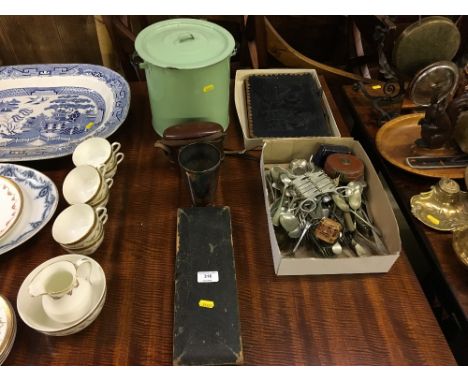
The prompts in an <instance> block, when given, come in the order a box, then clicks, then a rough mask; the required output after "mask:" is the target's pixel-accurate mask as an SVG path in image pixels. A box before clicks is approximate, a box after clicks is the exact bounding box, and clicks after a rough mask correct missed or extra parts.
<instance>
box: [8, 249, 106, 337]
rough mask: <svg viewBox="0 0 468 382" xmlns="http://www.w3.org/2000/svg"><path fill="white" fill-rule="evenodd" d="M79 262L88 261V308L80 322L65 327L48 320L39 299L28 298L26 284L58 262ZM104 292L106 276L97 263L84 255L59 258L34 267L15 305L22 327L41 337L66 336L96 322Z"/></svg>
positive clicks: (102, 303) (104, 296)
mask: <svg viewBox="0 0 468 382" xmlns="http://www.w3.org/2000/svg"><path fill="white" fill-rule="evenodd" d="M83 258H85V259H88V260H89V261H91V264H92V269H91V276H90V282H91V285H92V287H93V295H92V302H91V308H90V310H89V312H88V313H86V314H85V315H84V316H83V317H82V318H80V319H79V320H77V321H74V322H70V323H66V324H64V323H61V322H56V321H54V320H52V319H51V318H49V317H48V316H47V315H46V313H45V312H44V309H43V308H42V299H41V297H31V296H30V294H29V292H28V287H29V284H30V282H31V280H32V279H33V277H34V276H35V275H36V274H37V273H38V272H40V271H41V270H42V269H43V268H45V267H46V266H48V265H49V264H51V263H54V262H56V261H60V260H69V261H77V260H79V259H83ZM106 292H107V289H106V276H105V274H104V271H103V269H102V268H101V266H100V265H99V263H97V262H96V260H94V259H92V258H90V257H87V256H84V255H76V254H70V255H62V256H57V257H54V258H52V259H50V260H47V261H45V262H44V263H42V264H41V265H39V266H38V267H36V268H35V269H34V270H33V271H32V272H31V273H30V274H29V275H28V276H27V277H26V278H25V279H24V281H23V283H22V284H21V287H20V289H19V291H18V298H17V300H16V305H17V308H18V314H19V316H20V317H21V319H22V320H23V321H24V322H25V324H26V325H28V326H29V327H31V328H32V329H35V330H37V331H39V332H41V333H44V334H47V335H50V336H66V335H69V334H74V333H77V332H79V331H81V330H83V329H84V328H86V327H87V326H88V325H90V324H91V323H92V322H93V321H94V320H95V319H96V318H97V316H98V315H99V313H100V312H101V310H102V307H103V306H104V302H105V300H106Z"/></svg>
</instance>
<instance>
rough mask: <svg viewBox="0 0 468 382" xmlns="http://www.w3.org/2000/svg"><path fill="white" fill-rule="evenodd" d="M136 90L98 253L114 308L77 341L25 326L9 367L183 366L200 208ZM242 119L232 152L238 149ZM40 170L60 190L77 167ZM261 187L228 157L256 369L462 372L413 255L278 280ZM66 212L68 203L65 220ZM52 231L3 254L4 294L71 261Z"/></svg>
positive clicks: (225, 195)
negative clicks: (186, 278) (453, 368)
mask: <svg viewBox="0 0 468 382" xmlns="http://www.w3.org/2000/svg"><path fill="white" fill-rule="evenodd" d="M131 87H132V105H131V109H130V114H129V116H128V118H127V120H126V122H125V123H124V125H123V126H122V127H121V128H120V129H119V130H118V132H117V133H116V134H115V135H114V136H112V137H111V138H110V139H111V140H112V141H114V140H117V141H120V142H121V143H122V150H123V152H124V153H125V160H124V161H123V162H122V164H121V165H120V167H119V170H118V173H117V175H116V176H115V183H114V186H113V187H112V190H111V191H112V192H111V197H110V201H109V204H108V208H109V221H108V223H107V224H106V226H105V228H106V236H105V239H104V242H103V244H102V246H101V247H100V249H99V250H98V252H97V253H96V254H95V255H94V258H95V259H96V260H97V261H98V262H99V263H100V264H101V266H102V267H103V269H104V271H105V273H106V278H107V287H108V292H107V300H106V303H105V306H104V308H103V310H102V312H101V315H100V316H99V317H98V319H97V320H96V321H95V322H94V323H93V324H92V325H91V326H89V327H88V328H86V329H85V330H84V331H82V332H80V333H77V334H75V335H72V336H68V337H48V336H45V335H43V334H40V333H38V332H35V331H34V330H32V329H30V328H29V327H27V326H26V325H25V324H24V323H23V322H22V321H21V320H18V321H19V322H18V334H17V338H16V342H15V344H14V347H13V349H12V352H11V354H10V356H9V358H8V359H7V361H6V364H8V365H71V364H72V365H168V364H171V363H172V322H173V299H174V276H173V270H174V258H175V252H176V211H177V208H178V207H181V206H189V205H190V199H189V195H188V191H187V189H186V187H185V184H184V180H183V179H182V178H181V176H180V175H179V172H178V170H177V168H176V167H174V166H172V165H170V164H169V162H168V160H167V159H166V157H165V156H164V154H163V153H162V152H161V151H158V150H156V149H154V148H153V142H154V141H155V139H156V134H155V132H154V131H153V129H152V127H151V117H150V107H149V100H148V95H147V91H146V85H145V84H144V83H135V84H132V85H131ZM328 96H329V97H330V95H329V93H328ZM334 108H335V112H336V106H335V107H334ZM233 115H234V113H233ZM233 121H234V122H233V123H232V124H231V126H230V127H229V129H228V133H229V134H228V137H227V142H226V144H225V146H226V148H229V149H239V148H241V147H242V137H241V133H240V129H239V127H238V124H237V120H236V119H235V118H233ZM338 121H339V123H340V124H341V123H342V122H340V121H342V120H341V119H340V118H338ZM341 127H342V128H343V125H342V124H341ZM256 156H257V157H258V155H256ZM29 165H30V166H32V167H35V168H38V169H40V170H41V171H43V172H44V173H46V174H47V175H48V176H50V177H51V178H52V179H53V180H54V181H55V182H56V184H57V186H58V188H61V185H62V182H63V179H64V177H65V175H66V173H67V171H69V170H70V169H71V168H72V163H71V158H70V157H66V158H62V159H56V160H48V161H43V162H34V163H29ZM261 187H262V185H261V180H260V171H259V163H258V161H257V160H250V159H245V158H239V157H227V158H226V159H225V161H224V163H223V164H222V169H221V177H220V182H219V188H218V192H217V196H216V203H217V204H218V205H226V206H230V207H231V214H232V229H233V243H234V252H235V260H236V270H237V284H238V298H239V306H240V320H241V331H242V339H243V345H244V358H245V364H248V365H254V364H257V365H356V364H360V365H382V364H384V365H421V364H424V365H453V364H455V361H454V358H453V356H452V354H451V352H450V350H449V348H448V346H447V343H446V341H445V338H444V336H443V334H442V332H441V330H440V329H439V326H438V324H437V321H436V319H435V318H434V316H433V314H432V311H431V309H430V306H429V304H428V303H427V301H426V299H425V297H424V294H423V291H422V290H421V288H420V286H419V284H418V281H417V279H416V277H415V275H414V273H413V271H412V269H411V266H410V264H409V263H408V260H407V258H406V256H405V254H403V253H402V255H401V256H400V258H399V259H398V260H397V262H396V263H395V265H394V266H393V268H392V269H391V271H390V272H388V273H387V274H377V275H338V276H319V277H317V276H301V277H278V276H276V275H275V273H274V271H273V263H272V257H271V251H270V244H269V239H268V230H267V220H266V212H265V207H264V201H263V194H262V188H261ZM64 207H65V204H64V202H63V201H61V202H60V204H59V207H58V210H57V213H58V212H59V211H61V210H62V209H63V208H64ZM51 225H52V223H49V224H48V225H47V226H46V227H45V228H44V229H43V230H42V231H41V232H40V233H39V234H38V235H36V236H35V237H34V238H32V239H31V240H29V241H28V242H27V243H25V244H23V245H21V246H20V247H18V248H16V249H15V250H13V251H11V252H9V253H7V254H4V255H2V256H0V274H1V277H0V293H2V294H4V295H5V296H6V297H7V298H8V299H9V300H10V301H11V302H13V304H14V305H16V295H17V293H18V289H19V287H20V285H21V282H22V281H23V279H24V278H25V277H26V276H27V274H28V273H29V272H31V270H32V269H33V268H34V267H36V266H37V265H39V264H40V263H42V262H43V261H45V260H47V259H49V258H51V257H53V256H56V255H61V254H63V251H62V250H61V248H60V247H59V245H58V244H56V243H55V242H54V241H53V240H52V237H51Z"/></svg>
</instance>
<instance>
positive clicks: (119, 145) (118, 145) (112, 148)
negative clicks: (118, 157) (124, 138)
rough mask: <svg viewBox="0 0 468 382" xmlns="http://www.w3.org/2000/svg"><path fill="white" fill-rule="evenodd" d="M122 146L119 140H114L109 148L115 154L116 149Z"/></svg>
mask: <svg viewBox="0 0 468 382" xmlns="http://www.w3.org/2000/svg"><path fill="white" fill-rule="evenodd" d="M121 147H122V145H121V144H120V143H119V142H114V143H112V144H111V150H112V152H113V153H114V154H115V153H116V152H117V151H119V150H120V148H121Z"/></svg>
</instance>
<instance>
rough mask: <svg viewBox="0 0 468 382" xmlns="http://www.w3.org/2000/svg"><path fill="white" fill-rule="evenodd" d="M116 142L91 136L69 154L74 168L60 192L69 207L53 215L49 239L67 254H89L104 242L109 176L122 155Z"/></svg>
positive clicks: (109, 184) (111, 181) (110, 183)
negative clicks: (54, 217)
mask: <svg viewBox="0 0 468 382" xmlns="http://www.w3.org/2000/svg"><path fill="white" fill-rule="evenodd" d="M120 147H121V146H120V143H118V142H114V143H112V144H111V143H110V142H109V141H108V140H107V139H105V138H100V137H93V138H89V139H87V140H85V141H83V142H82V143H80V144H79V145H78V146H77V147H76V149H75V150H74V152H73V156H72V159H73V163H74V164H75V166H76V167H75V168H74V169H73V170H71V171H70V172H69V173H68V174H67V176H66V177H65V180H64V182H63V187H62V192H63V196H64V198H65V200H66V201H67V202H68V204H70V206H69V207H68V208H66V209H65V210H63V211H62V212H61V213H60V215H58V216H57V218H56V219H55V222H54V224H53V226H52V237H53V238H54V240H55V241H56V242H57V243H59V244H60V245H61V246H62V247H63V248H64V249H65V250H66V251H67V252H69V253H76V254H81V255H91V254H93V253H94V252H96V250H97V249H98V248H99V246H100V245H101V243H102V241H103V240H104V224H106V222H107V219H108V215H107V208H106V205H107V203H108V201H109V193H110V188H111V187H112V185H113V184H114V180H113V176H114V175H115V173H116V171H117V166H118V164H119V163H120V162H122V160H123V158H124V154H123V153H121V152H119V150H120Z"/></svg>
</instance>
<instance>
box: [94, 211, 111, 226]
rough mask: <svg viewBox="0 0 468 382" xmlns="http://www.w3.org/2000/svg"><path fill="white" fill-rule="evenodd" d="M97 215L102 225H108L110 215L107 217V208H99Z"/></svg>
mask: <svg viewBox="0 0 468 382" xmlns="http://www.w3.org/2000/svg"><path fill="white" fill-rule="evenodd" d="M96 215H97V217H98V219H99V220H100V221H101V223H102V224H106V222H107V219H108V218H109V215H107V208H106V207H98V208H96Z"/></svg>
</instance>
